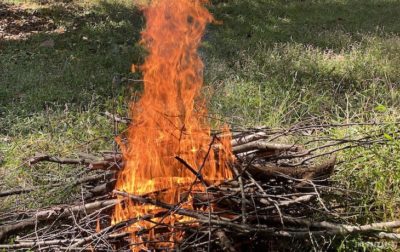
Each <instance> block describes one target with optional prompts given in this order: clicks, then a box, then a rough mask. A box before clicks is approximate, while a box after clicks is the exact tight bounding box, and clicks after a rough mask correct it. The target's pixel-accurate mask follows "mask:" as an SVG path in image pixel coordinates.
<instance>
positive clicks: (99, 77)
mask: <svg viewBox="0 0 400 252" xmlns="http://www.w3.org/2000/svg"><path fill="white" fill-rule="evenodd" d="M3 2H7V3H13V4H23V8H24V10H25V11H26V13H27V15H31V14H32V13H34V15H37V16H39V17H42V18H43V19H46V20H47V19H51V20H52V22H53V23H54V26H55V30H56V31H53V32H51V33H45V32H39V33H36V34H33V35H30V36H28V37H27V38H26V39H24V40H22V39H14V40H4V39H0V87H1V88H0V160H1V161H0V176H1V178H2V179H0V186H1V187H2V188H10V187H11V188H12V187H16V186H31V185H45V184H47V183H48V182H49V181H51V180H52V179H59V178H63V177H65V176H67V175H68V174H74V173H77V172H80V170H77V168H75V167H69V166H57V165H39V166H35V167H34V168H30V167H28V166H27V165H26V163H24V161H25V160H26V159H27V158H28V157H30V156H32V155H34V153H35V152H43V153H51V154H55V155H60V156H68V155H74V153H77V152H78V151H81V152H86V151H97V150H101V149H110V148H111V146H112V141H113V136H114V133H115V132H114V130H113V127H112V124H111V123H110V121H109V120H108V119H107V118H106V117H105V116H103V115H102V113H103V112H104V111H106V110H108V111H115V112H117V113H119V114H122V115H123V114H125V113H126V112H127V110H126V107H127V104H128V101H129V99H131V98H132V96H133V95H136V94H135V93H134V92H133V91H134V90H137V87H136V86H137V85H138V84H137V82H135V81H131V80H132V79H133V80H137V79H140V74H139V73H130V66H131V64H132V63H133V64H140V63H141V62H143V58H144V57H145V51H144V50H143V48H142V47H141V46H140V45H139V39H140V31H141V30H142V28H143V25H144V19H143V17H142V15H141V12H140V11H139V10H138V9H137V7H136V6H135V5H134V4H133V3H131V2H130V1H116V0H115V1H113V0H103V1H99V0H96V1H83V0H82V1H81V0H79V1H78V0H72V1H69V2H65V3H60V2H59V3H53V2H51V1H50V2H48V3H41V4H39V3H37V2H35V1H33V0H25V1H21V0H3ZM213 2H215V4H214V5H213V6H210V10H211V11H212V12H213V13H214V15H215V17H216V19H217V20H219V21H222V22H223V23H222V24H220V25H216V24H213V25H210V27H209V29H208V32H207V34H206V35H205V39H204V42H203V47H202V49H201V55H202V56H203V59H204V61H205V65H206V69H205V75H206V86H205V88H204V93H205V94H206V95H207V96H211V99H210V104H209V106H210V110H211V112H212V113H213V114H214V115H215V116H216V117H219V118H222V119H224V120H226V121H227V122H229V123H230V124H231V125H232V126H233V127H237V126H250V125H252V126H254V125H266V126H270V127H287V126H289V125H293V124H295V123H299V122H307V123H321V122H323V123H357V122H371V121H374V122H379V123H382V122H386V123H389V126H387V127H385V128H384V129H385V131H386V133H387V134H386V135H387V136H389V138H390V139H391V140H390V144H388V145H387V146H384V147H382V146H372V147H371V148H368V149H353V150H348V151H345V152H342V153H341V154H340V157H339V158H340V160H341V161H346V162H343V163H342V164H341V165H339V166H338V167H337V172H336V175H335V178H334V179H335V180H336V181H337V183H338V185H339V186H342V187H344V188H351V189H352V190H359V191H362V192H365V193H364V194H363V196H361V197H360V198H359V199H357V200H356V202H355V204H356V205H357V207H356V208H354V209H353V211H355V213H361V216H362V217H363V220H364V221H365V222H366V221H370V220H389V219H393V218H396V217H399V213H400V202H399V201H400V189H399V188H400V157H399V155H398V153H399V152H400V143H399V141H398V140H396V138H395V137H394V136H398V135H396V134H398V127H397V126H398V124H396V122H399V119H400V99H399V98H400V89H399V88H400V67H399V66H400V16H399V15H398V13H400V1H398V0H303V1H300V0H280V1H278V0H229V1H213ZM46 41H47V42H48V41H52V42H54V44H53V45H51V46H47V45H45V44H46V43H44V42H46ZM43 43H44V44H43ZM114 76H120V77H121V78H122V82H121V83H119V84H118V85H115V84H112V79H113V77H114ZM376 129H377V126H374V127H372V126H371V127H365V126H364V127H346V128H344V129H339V130H335V131H332V132H331V133H332V134H333V135H336V136H343V135H346V134H353V133H359V132H366V133H367V132H370V131H372V130H376ZM380 130H381V129H380ZM355 156H357V158H354V157H355ZM43 174H46V176H43ZM67 189H68V190H67ZM74 190H76V188H61V190H57V191H50V192H47V191H46V190H43V191H40V192H35V193H33V194H28V195H26V196H24V197H25V199H24V200H21V199H20V200H19V201H16V199H14V198H7V199H5V200H3V204H2V205H1V208H3V209H4V210H6V209H11V208H13V207H15V206H16V204H17V207H21V208H26V207H34V206H37V205H46V204H49V203H54V202H65V201H69V200H72V199H73V198H74V196H73V195H74V194H73V193H71V192H73V191H74ZM39 195H40V196H39ZM353 242H354V240H353ZM343 246H344V245H343ZM339 249H340V248H339Z"/></svg>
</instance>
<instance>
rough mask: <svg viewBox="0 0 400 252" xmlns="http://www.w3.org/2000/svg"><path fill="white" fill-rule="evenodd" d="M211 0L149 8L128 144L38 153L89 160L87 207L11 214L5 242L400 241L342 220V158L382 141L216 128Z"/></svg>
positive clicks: (230, 246) (76, 245) (127, 247)
mask: <svg viewBox="0 0 400 252" xmlns="http://www.w3.org/2000/svg"><path fill="white" fill-rule="evenodd" d="M203 2H204V1H192V0H174V1H169V0H155V1H153V2H152V3H151V4H150V5H149V6H148V7H147V8H146V10H145V16H146V18H147V27H146V30H145V31H144V32H143V43H144V44H145V46H146V47H147V49H148V51H149V54H148V57H147V59H146V61H145V63H144V65H143V66H142V67H141V70H142V72H143V83H144V84H143V85H144V92H143V95H142V97H141V99H140V100H139V101H138V102H136V103H132V104H131V107H130V111H131V120H130V121H127V122H128V123H129V127H128V129H127V130H126V132H124V133H123V134H122V135H121V136H120V137H119V138H118V139H117V142H118V144H119V149H120V151H109V152H103V153H99V154H97V155H94V154H87V153H83V154H79V156H80V158H78V159H67V158H60V157H55V156H51V155H37V156H35V157H33V158H32V159H30V160H29V163H30V165H35V164H36V163H38V162H45V161H46V162H56V163H60V164H77V165H85V166H86V167H87V168H88V171H90V172H92V173H94V175H88V176H85V177H83V178H79V179H75V180H74V181H72V182H71V184H72V185H81V187H82V188H83V189H84V190H83V191H82V197H81V200H80V202H79V204H75V205H64V206H54V207H52V208H49V209H41V210H36V211H24V212H16V213H6V214H3V215H1V216H0V221H1V222H2V223H3V225H2V226H0V240H6V239H8V238H10V237H13V239H12V241H13V242H12V243H11V244H4V245H0V249H2V248H3V249H9V250H17V249H21V250H24V249H33V250H43V251H63V250H67V251H73V250H79V251H85V250H91V251H142V250H143V251H144V250H155V251H166V250H195V251H204V250H208V251H211V250H213V251H216V250H221V251H248V250H251V249H253V250H257V249H260V248H262V249H263V250H266V249H268V248H269V250H279V249H283V248H284V249H293V247H290V246H289V247H284V246H285V244H287V241H291V242H292V241H295V240H296V241H298V242H299V244H302V246H306V245H307V244H313V242H314V239H325V238H328V237H332V236H337V235H341V236H343V235H347V234H362V235H368V236H373V237H381V238H387V239H398V238H399V237H398V235H397V234H393V233H390V232H384V231H383V230H386V229H393V228H396V227H399V226H400V223H399V222H390V223H376V224H372V225H366V226H352V225H344V224H340V223H341V222H338V221H337V220H338V219H339V217H340V209H343V208H344V207H343V206H341V205H340V204H339V203H338V202H339V201H338V200H337V199H338V198H341V199H342V200H343V199H344V198H346V197H349V194H348V192H343V191H341V190H340V189H335V190H332V188H331V187H329V183H328V180H327V178H329V176H330V175H331V174H332V172H333V169H334V166H335V163H336V158H335V155H334V154H335V153H336V152H337V151H339V150H340V149H341V148H348V147H349V146H354V145H357V146H358V145H368V144H371V143H373V142H374V141H375V140H372V139H371V138H360V139H339V140H338V139H330V140H327V143H326V144H324V145H319V146H318V143H319V142H320V141H319V140H318V139H315V136H316V134H315V132H316V131H321V130H322V129H324V128H326V127H328V128H329V127H331V126H329V125H320V126H306V127H294V128H291V129H289V130H272V129H268V128H261V129H251V130H244V131H234V130H230V129H229V128H228V127H227V126H224V127H222V129H221V130H220V132H218V133H211V127H210V125H209V122H208V121H207V120H206V118H207V110H206V109H205V106H204V104H205V101H204V99H202V98H200V91H201V87H202V83H203V74H202V71H203V64H202V62H201V59H200V57H199V55H198V54H197V49H198V47H199V44H200V41H201V38H202V35H203V33H204V30H205V27H206V24H207V23H209V22H211V21H212V20H213V19H212V16H211V15H210V13H209V12H208V11H207V9H206V8H205V7H204V6H203ZM112 117H113V119H114V120H115V119H117V118H116V117H115V116H114V115H112ZM310 132H311V133H310ZM312 132H314V133H312ZM306 133H307V134H306ZM295 135H307V137H311V138H312V139H311V140H309V141H302V144H299V143H296V144H293V143H291V141H292V142H293V141H294V140H296V141H297V140H299V139H300V138H299V137H296V138H295V137H293V136H295ZM51 186H52V187H54V186H59V185H57V184H55V185H54V184H53V185H51ZM35 189H36V188H24V189H21V190H12V191H6V192H1V193H0V196H3V197H4V196H8V195H15V194H21V193H27V192H30V191H34V190H35ZM327 196H329V197H327ZM326 220H332V222H327V221H326ZM280 240H281V241H286V242H279V241H280Z"/></svg>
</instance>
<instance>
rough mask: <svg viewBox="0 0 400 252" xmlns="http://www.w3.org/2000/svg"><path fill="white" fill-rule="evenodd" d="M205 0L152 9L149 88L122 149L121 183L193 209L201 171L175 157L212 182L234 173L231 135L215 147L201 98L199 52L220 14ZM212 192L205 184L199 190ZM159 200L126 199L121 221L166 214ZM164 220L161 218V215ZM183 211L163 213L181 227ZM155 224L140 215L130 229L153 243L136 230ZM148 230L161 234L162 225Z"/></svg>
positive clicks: (161, 0)
mask: <svg viewBox="0 0 400 252" xmlns="http://www.w3.org/2000/svg"><path fill="white" fill-rule="evenodd" d="M204 3H205V1H204V0H198V1H195V0H173V1H171V0H154V1H152V2H151V3H150V5H149V6H148V7H147V8H146V9H145V16H146V19H147V26H146V29H145V31H144V32H143V33H142V38H143V39H142V43H144V44H145V46H146V47H147V49H148V52H149V54H148V56H147V58H146V61H145V63H144V65H143V66H142V67H141V70H142V72H143V79H144V93H143V95H142V97H141V99H140V101H139V102H137V103H132V104H131V108H130V111H131V117H132V119H133V123H132V124H131V125H130V127H129V129H128V132H127V137H128V144H127V145H123V144H121V143H120V147H121V149H122V152H123V157H124V162H125V166H124V169H123V170H122V171H121V172H120V173H119V175H118V178H117V184H116V189H117V190H119V191H125V192H128V193H130V194H134V195H143V194H146V195H150V194H151V193H153V192H157V193H154V194H151V196H152V197H154V198H156V199H158V200H160V201H163V202H166V203H170V204H176V203H178V202H180V201H182V200H185V199H186V198H187V199H186V201H185V203H183V207H184V208H192V204H191V201H190V200H189V199H191V197H190V196H189V197H186V198H185V196H183V195H185V193H186V195H187V190H188V187H189V186H190V184H192V183H193V182H194V181H195V179H196V177H195V175H194V174H193V171H190V170H189V169H188V168H186V167H185V166H184V165H183V164H182V163H180V162H179V161H178V160H177V159H176V158H175V157H176V156H179V157H180V158H181V159H183V160H185V161H186V162H187V164H189V165H190V166H191V167H192V168H193V170H195V171H200V173H201V175H202V176H203V178H204V180H206V181H214V182H218V181H222V180H224V179H227V178H231V177H232V174H231V171H230V169H229V167H228V163H229V161H231V160H232V153H231V146H230V139H228V138H226V139H222V140H221V139H220V142H219V143H217V142H215V143H214V144H215V145H217V146H219V150H218V151H217V152H215V151H214V148H211V144H210V139H211V137H210V135H211V132H210V126H209V125H208V122H207V119H206V115H207V111H206V109H205V107H204V103H205V102H204V100H203V99H201V98H200V91H201V87H202V84H203V63H202V61H201V59H200V57H199V55H198V53H197V49H198V47H199V45H200V41H201V38H202V35H203V33H204V30H205V27H206V25H207V23H209V22H211V21H212V20H213V18H212V16H211V14H210V13H209V12H208V10H207V9H206V8H205V7H204V6H203V4H204ZM195 191H204V188H202V186H201V185H200V184H197V185H196V186H194V187H193V188H192V191H191V192H189V193H193V192H195ZM160 211H161V209H158V208H157V207H154V206H147V205H146V206H143V205H139V204H136V203H134V202H130V201H128V202H125V203H124V204H122V203H121V204H118V205H117V206H116V207H115V210H114V214H113V223H119V222H121V221H124V220H127V219H130V218H135V217H140V216H143V215H146V214H156V213H158V212H160ZM153 220H154V221H160V220H161V219H160V218H158V219H157V218H154V219H153ZM185 220H188V218H183V217H180V216H176V215H171V216H169V217H168V218H164V219H162V222H163V223H166V224H168V225H169V226H173V225H174V223H175V222H180V221H185ZM153 226H154V224H152V223H150V222H146V221H140V222H137V223H135V224H134V225H132V226H130V227H128V228H127V230H126V231H129V232H131V233H132V239H133V241H134V243H141V244H142V245H140V246H137V247H135V246H132V249H133V250H134V251H139V250H140V249H145V248H146V247H147V246H146V245H145V244H143V243H144V241H143V240H142V239H141V238H140V237H138V236H137V235H136V232H137V231H139V230H141V229H143V228H147V229H149V228H151V227H153ZM147 235H148V236H149V237H151V238H154V237H155V236H156V234H155V231H154V229H152V230H151V231H149V232H148V233H147ZM181 236H182V233H179V232H176V233H175V235H172V236H171V237H169V238H168V239H166V241H165V242H166V243H168V244H169V245H166V243H165V244H163V246H170V247H171V246H173V245H171V243H170V242H171V241H177V240H179V239H180V237H181Z"/></svg>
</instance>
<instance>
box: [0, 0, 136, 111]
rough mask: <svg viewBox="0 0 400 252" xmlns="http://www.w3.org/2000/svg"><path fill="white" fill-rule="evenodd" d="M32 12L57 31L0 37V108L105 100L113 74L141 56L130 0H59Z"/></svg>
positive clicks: (26, 108)
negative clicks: (126, 0) (89, 0)
mask: <svg viewBox="0 0 400 252" xmlns="http://www.w3.org/2000/svg"><path fill="white" fill-rule="evenodd" d="M32 13H34V14H35V15H37V16H40V17H41V18H43V19H46V20H52V22H54V24H55V25H56V26H57V30H58V32H44V31H41V32H38V33H36V34H33V35H31V36H29V37H28V38H27V39H26V40H3V41H0V47H1V48H2V49H1V51H0V83H1V86H2V88H1V89H0V110H15V111H22V112H28V113H30V112H35V111H40V110H42V109H43V108H45V107H47V106H48V105H49V104H55V105H60V106H65V103H68V104H71V103H72V104H77V105H78V106H79V107H81V106H86V105H88V104H90V103H93V101H94V100H96V99H101V100H107V98H108V97H110V96H111V94H112V92H113V91H112V85H111V80H112V78H113V76H115V75H122V76H131V75H132V74H130V73H129V71H130V66H131V64H132V63H138V62H141V61H142V57H143V50H142V48H141V47H140V46H139V45H138V43H137V42H138V40H139V37H140V31H141V29H142V25H143V20H142V15H141V13H140V11H139V10H138V9H137V8H136V7H134V6H133V5H131V6H128V5H125V4H122V3H119V2H117V1H115V2H107V1H100V2H98V3H96V4H93V6H92V7H91V8H83V7H80V6H78V5H75V4H74V3H68V4H65V3H63V4H52V5H50V6H49V7H46V8H39V9H36V10H34V11H27V12H26V15H29V14H32ZM53 42H54V43H53Z"/></svg>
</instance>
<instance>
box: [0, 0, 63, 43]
mask: <svg viewBox="0 0 400 252" xmlns="http://www.w3.org/2000/svg"><path fill="white" fill-rule="evenodd" d="M56 29H57V26H56V25H55V24H54V21H53V20H52V19H51V18H48V17H44V16H41V15H40V14H38V13H36V12H35V10H30V9H25V8H24V7H23V6H21V5H13V4H5V3H0V39H5V40H17V39H26V38H28V37H29V36H30V35H32V34H35V33H39V32H51V31H54V30H56Z"/></svg>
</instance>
